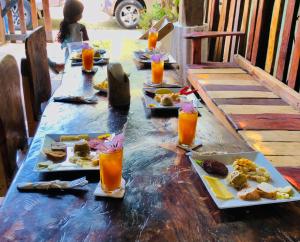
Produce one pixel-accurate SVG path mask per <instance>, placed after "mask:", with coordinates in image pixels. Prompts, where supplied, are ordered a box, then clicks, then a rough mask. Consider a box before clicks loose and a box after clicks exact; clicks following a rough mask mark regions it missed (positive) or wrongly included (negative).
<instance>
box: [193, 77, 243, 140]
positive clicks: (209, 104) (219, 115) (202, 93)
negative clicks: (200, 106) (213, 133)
mask: <svg viewBox="0 0 300 242" xmlns="http://www.w3.org/2000/svg"><path fill="white" fill-rule="evenodd" d="M188 80H189V82H190V83H191V84H192V86H193V87H194V88H195V89H196V90H197V92H198V94H199V95H200V96H201V98H202V100H203V101H204V102H205V104H206V105H207V107H208V108H209V109H210V111H211V112H212V113H213V114H214V115H215V117H216V118H217V119H218V120H219V121H220V122H221V123H222V124H223V125H224V126H225V127H226V128H227V130H228V131H229V132H230V133H231V134H233V135H234V136H235V137H238V138H239V139H240V138H241V137H240V136H239V135H238V134H237V132H236V130H235V128H234V127H232V125H231V123H230V122H229V121H228V120H227V118H226V117H225V115H224V113H223V112H222V111H221V110H220V109H219V108H218V107H217V106H216V105H215V104H214V103H213V101H212V100H211V98H210V97H208V95H207V93H206V91H204V90H203V88H202V86H201V85H200V83H199V81H198V79H197V77H195V75H193V74H189V75H188Z"/></svg>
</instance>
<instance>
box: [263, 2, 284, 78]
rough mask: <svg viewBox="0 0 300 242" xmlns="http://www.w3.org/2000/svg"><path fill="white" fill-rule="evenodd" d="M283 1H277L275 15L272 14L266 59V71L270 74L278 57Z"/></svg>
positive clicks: (274, 9)
mask: <svg viewBox="0 0 300 242" xmlns="http://www.w3.org/2000/svg"><path fill="white" fill-rule="evenodd" d="M283 7H284V6H283V1H282V0H275V3H274V8H273V14H272V20H271V23H272V24H271V27H270V35H269V41H268V51H267V57H266V64H265V71H266V72H268V73H272V72H273V68H274V61H275V55H276V47H277V42H278V38H279V36H278V33H279V30H280V23H281V21H280V18H281V13H282V8H283Z"/></svg>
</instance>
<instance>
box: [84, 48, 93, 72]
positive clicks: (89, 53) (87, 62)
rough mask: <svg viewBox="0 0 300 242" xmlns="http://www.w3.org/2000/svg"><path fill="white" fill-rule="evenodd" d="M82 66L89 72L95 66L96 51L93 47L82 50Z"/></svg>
mask: <svg viewBox="0 0 300 242" xmlns="http://www.w3.org/2000/svg"><path fill="white" fill-rule="evenodd" d="M82 66H83V69H84V70H85V71H87V72H91V71H92V70H93V66H94V49H93V48H91V47H87V48H83V49H82Z"/></svg>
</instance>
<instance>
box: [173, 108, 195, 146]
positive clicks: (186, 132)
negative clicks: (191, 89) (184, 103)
mask: <svg viewBox="0 0 300 242" xmlns="http://www.w3.org/2000/svg"><path fill="white" fill-rule="evenodd" d="M197 119H198V112H197V111H196V110H193V111H191V112H185V111H184V110H183V109H180V110H179V114H178V143H179V144H180V145H187V146H190V145H192V144H193V142H194V139H195V134H196V127H197Z"/></svg>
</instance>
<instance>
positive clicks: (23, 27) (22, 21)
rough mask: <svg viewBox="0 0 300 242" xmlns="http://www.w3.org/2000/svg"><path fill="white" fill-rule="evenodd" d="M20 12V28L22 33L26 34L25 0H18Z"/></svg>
mask: <svg viewBox="0 0 300 242" xmlns="http://www.w3.org/2000/svg"><path fill="white" fill-rule="evenodd" d="M18 13H19V18H20V29H21V33H22V34H26V30H27V28H26V21H25V12H24V0H18Z"/></svg>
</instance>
